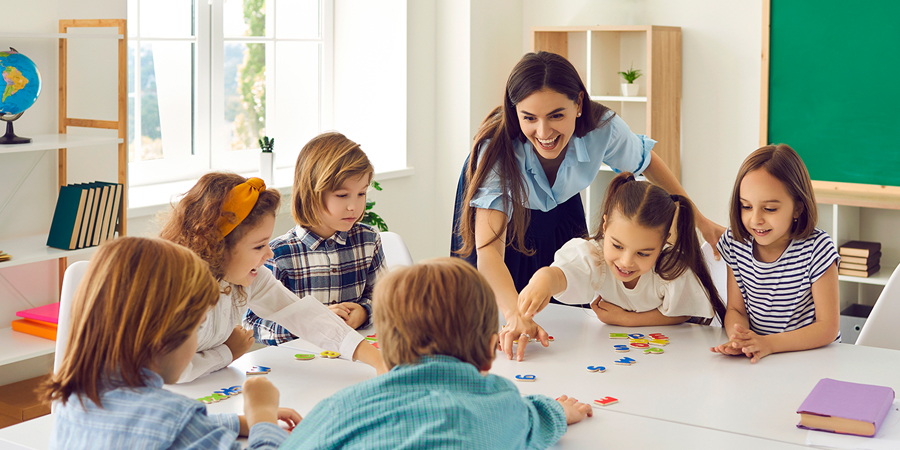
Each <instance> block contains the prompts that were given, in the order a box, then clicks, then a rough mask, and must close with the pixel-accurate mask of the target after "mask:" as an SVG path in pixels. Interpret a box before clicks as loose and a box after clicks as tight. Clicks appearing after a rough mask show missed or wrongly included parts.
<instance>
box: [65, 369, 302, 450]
mask: <svg viewBox="0 0 900 450" xmlns="http://www.w3.org/2000/svg"><path fill="white" fill-rule="evenodd" d="M143 374H144V376H145V382H146V383H147V386H144V387H139V388H133V387H119V388H115V389H110V390H107V391H105V392H103V393H102V394H100V402H101V403H102V404H103V408H99V407H98V406H97V405H96V404H94V402H92V401H91V400H90V399H88V398H86V397H85V398H84V407H83V408H82V406H81V402H79V397H78V396H77V395H73V396H70V397H69V399H68V401H67V402H66V404H65V405H63V404H61V403H58V404H57V407H56V412H55V415H56V421H55V423H54V425H53V432H52V434H51V435H50V448H51V449H66V450H76V449H95V448H110V449H112V448H121V449H126V448H127V449H129V450H135V449H141V450H143V449H221V450H226V449H228V450H231V449H240V448H241V445H240V443H238V442H236V439H237V437H238V432H239V431H240V421H239V419H238V416H237V414H210V415H207V414H206V405H204V404H203V403H200V402H198V401H197V400H191V399H189V398H187V397H184V396H181V395H178V394H175V393H172V392H169V391H166V390H164V389H162V385H163V379H162V377H160V376H159V375H158V374H156V373H154V372H152V371H150V370H146V369H145V370H144V371H143ZM287 434H288V433H287V432H286V431H284V430H282V429H281V428H280V427H278V425H275V424H273V423H258V424H256V425H254V426H253V428H252V429H251V430H250V437H249V444H250V446H249V448H251V449H269V448H272V449H274V448H277V447H278V445H279V444H281V442H283V441H284V440H285V438H287Z"/></svg>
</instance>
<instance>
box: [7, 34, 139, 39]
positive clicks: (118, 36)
mask: <svg viewBox="0 0 900 450" xmlns="http://www.w3.org/2000/svg"><path fill="white" fill-rule="evenodd" d="M0 38H12V39H16V38H22V39H80V38H85V39H124V38H125V36H124V35H122V34H110V33H71V34H70V33H0Z"/></svg>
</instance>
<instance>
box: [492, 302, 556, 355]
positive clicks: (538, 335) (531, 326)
mask: <svg viewBox="0 0 900 450" xmlns="http://www.w3.org/2000/svg"><path fill="white" fill-rule="evenodd" d="M549 338H550V335H548V334H547V332H546V331H544V329H543V328H541V327H540V325H538V324H537V323H535V322H534V321H533V320H531V319H526V318H525V317H522V315H521V314H520V313H519V314H516V315H514V316H512V317H510V318H509V319H507V323H506V325H504V326H503V328H502V329H501V330H500V350H502V351H503V352H504V353H506V357H507V358H509V359H512V358H513V350H512V349H513V341H518V346H517V348H516V360H517V361H522V360H523V359H525V347H526V346H527V345H528V341H529V340H530V339H537V340H538V341H540V342H541V344H543V345H544V347H549V346H550V340H549Z"/></svg>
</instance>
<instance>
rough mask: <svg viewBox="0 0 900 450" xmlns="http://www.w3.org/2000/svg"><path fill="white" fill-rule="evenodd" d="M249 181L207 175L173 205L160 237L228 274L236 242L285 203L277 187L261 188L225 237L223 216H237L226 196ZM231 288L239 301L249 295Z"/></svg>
mask: <svg viewBox="0 0 900 450" xmlns="http://www.w3.org/2000/svg"><path fill="white" fill-rule="evenodd" d="M245 181H247V179H246V178H244V177H242V176H240V175H237V174H234V173H225V172H210V173H207V174H206V175H203V176H202V177H200V180H198V181H197V184H195V185H194V187H192V188H191V189H190V190H189V191H187V192H186V193H185V194H184V195H183V196H182V197H181V199H180V200H179V201H178V203H175V204H173V205H172V211H171V212H170V213H169V216H168V219H167V220H166V221H165V223H164V225H163V227H162V231H161V232H160V233H159V237H161V238H163V239H165V240H167V241H172V242H174V243H176V244H181V245H183V246H185V247H187V248H189V249H191V250H193V251H194V253H196V254H197V255H199V256H200V258H202V259H203V260H204V261H206V262H207V263H208V264H209V270H210V271H211V272H212V274H213V276H214V277H215V278H216V280H219V281H221V280H222V278H223V277H224V276H225V270H226V268H227V267H228V263H229V262H230V260H231V250H232V249H233V248H234V246H235V244H237V242H238V241H240V240H241V238H242V237H244V235H245V234H247V232H248V231H250V230H252V229H254V228H255V227H256V226H257V225H258V224H259V222H260V221H261V220H262V219H263V217H265V216H267V215H268V216H274V215H276V214H277V213H278V205H279V204H280V203H281V194H280V193H279V192H278V191H276V190H275V189H266V190H264V191H261V192H260V193H259V198H258V199H257V200H256V205H254V206H253V209H252V210H250V214H248V215H247V217H246V218H245V219H244V220H243V221H241V223H240V225H238V226H237V227H235V229H234V230H232V231H231V233H228V235H227V236H225V238H224V239H223V238H222V232H221V231H219V228H218V223H219V218H220V217H222V216H228V217H229V219H230V220H234V219H235V217H234V213H232V212H224V211H223V205H224V204H225V199H226V198H228V194H229V193H231V190H232V189H233V188H234V187H235V186H237V185H239V184H241V183H243V182H245ZM231 289H235V290H236V291H237V292H236V296H235V301H238V302H243V300H244V299H245V297H246V294H245V293H244V290H243V287H241V286H237V285H229V286H228V287H227V288H226V289H225V293H226V294H228V293H230V292H231Z"/></svg>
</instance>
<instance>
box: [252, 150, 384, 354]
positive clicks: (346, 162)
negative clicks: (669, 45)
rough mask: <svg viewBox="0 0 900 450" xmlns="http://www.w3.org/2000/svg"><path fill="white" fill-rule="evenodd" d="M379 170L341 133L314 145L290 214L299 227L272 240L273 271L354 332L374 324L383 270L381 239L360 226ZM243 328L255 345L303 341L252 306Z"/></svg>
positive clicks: (300, 160) (297, 179)
mask: <svg viewBox="0 0 900 450" xmlns="http://www.w3.org/2000/svg"><path fill="white" fill-rule="evenodd" d="M373 172H374V168H373V167H372V164H371V163H370V162H369V158H368V157H366V154H365V153H363V151H362V149H361V148H360V147H359V144H357V143H356V142H353V141H351V140H350V139H347V137H346V136H344V135H343V134H341V133H336V132H330V133H323V134H321V135H319V136H316V137H314V138H313V139H312V140H310V141H309V142H308V143H307V144H306V145H305V146H303V149H302V150H300V155H299V156H298V157H297V163H296V165H295V168H294V187H293V190H292V195H291V214H292V215H293V217H294V222H295V223H296V224H297V225H296V226H295V227H293V228H291V229H290V230H288V232H287V233H285V234H284V235H282V236H279V237H277V238H275V239H272V241H271V242H269V247H271V249H272V252H273V253H274V256H273V257H272V259H270V260H269V261H268V262H266V267H268V268H269V269H270V270H271V271H272V273H273V274H274V275H275V278H277V279H278V281H280V282H281V283H282V284H284V286H285V287H287V288H288V290H290V291H291V292H293V293H294V294H296V295H297V296H298V297H305V296H307V295H309V296H312V297H315V298H316V299H317V300H319V301H320V302H322V304H324V305H327V306H328V309H330V310H332V311H333V312H334V313H335V314H337V315H338V316H339V317H340V318H341V319H343V320H344V321H345V322H346V323H347V325H349V326H350V327H351V328H364V327H367V326H369V325H371V323H372V290H373V289H374V286H375V282H376V281H377V280H378V278H379V277H381V276H382V275H383V272H384V270H385V267H386V266H385V265H384V251H383V250H382V248H381V238H380V236H379V235H378V231H377V230H375V228H373V227H371V226H369V225H366V224H363V223H359V220H360V219H361V218H362V216H363V213H365V210H366V191H367V190H368V187H369V183H371V182H372V173H373ZM243 323H244V325H245V326H246V327H247V328H252V329H253V330H254V332H255V334H256V340H257V341H258V342H262V343H265V344H269V345H278V344H282V343H284V342H287V341H291V340H294V339H296V338H297V336H295V335H294V334H292V333H291V332H290V331H288V330H286V329H285V328H284V327H282V326H281V325H279V324H277V323H275V322H273V321H271V320H264V319H263V318H261V317H259V316H258V315H256V314H255V313H254V311H253V308H250V310H248V311H247V314H246V316H245V318H244V322H243Z"/></svg>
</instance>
